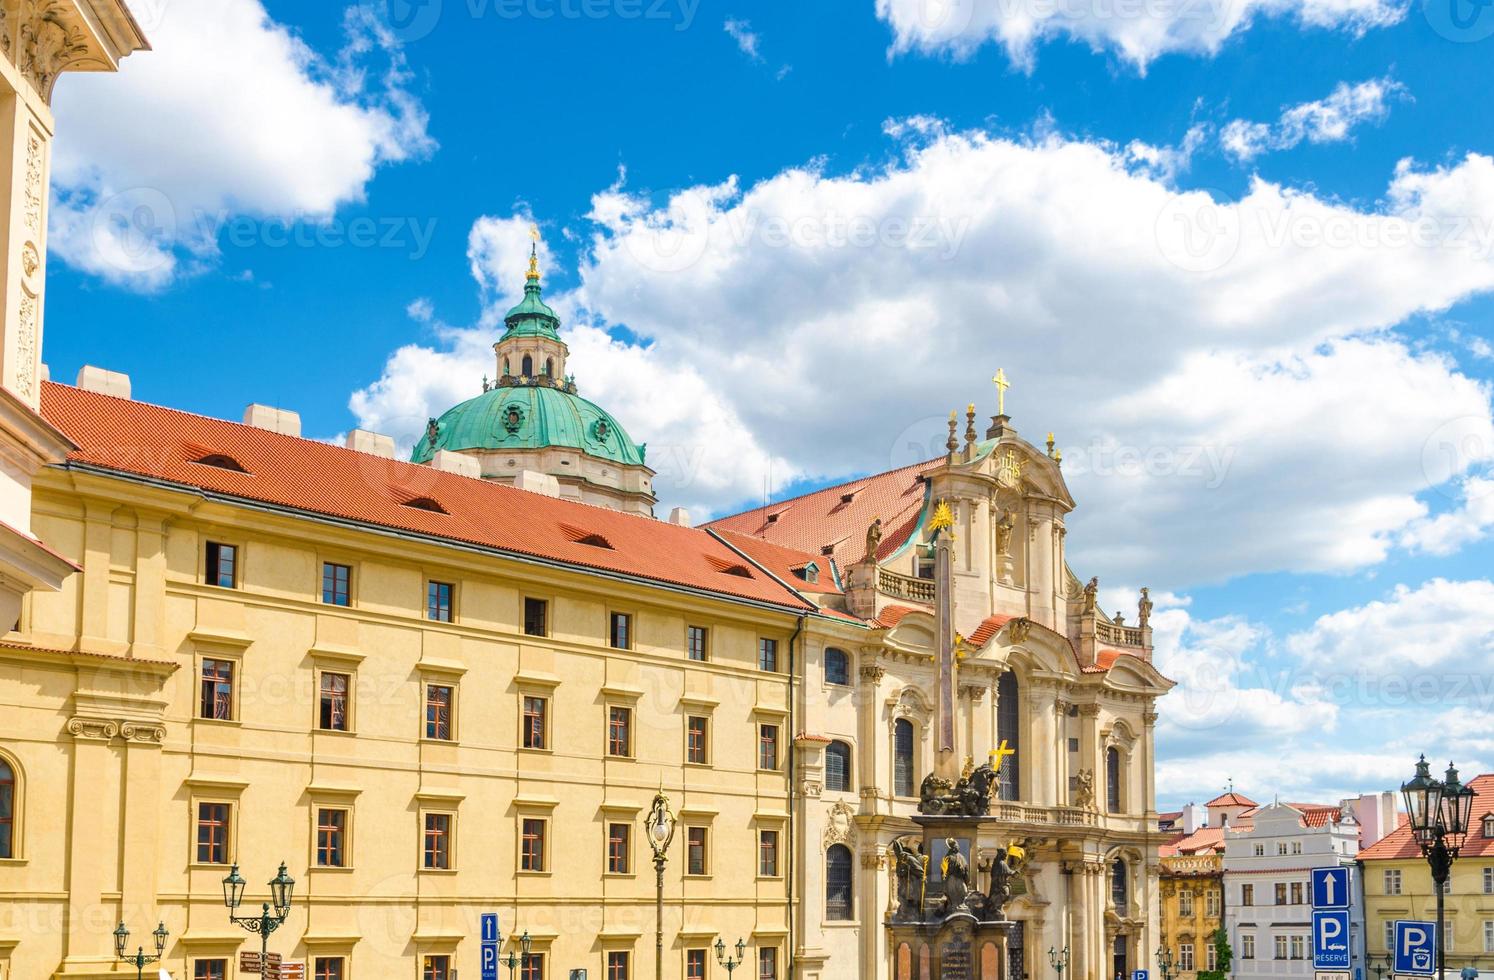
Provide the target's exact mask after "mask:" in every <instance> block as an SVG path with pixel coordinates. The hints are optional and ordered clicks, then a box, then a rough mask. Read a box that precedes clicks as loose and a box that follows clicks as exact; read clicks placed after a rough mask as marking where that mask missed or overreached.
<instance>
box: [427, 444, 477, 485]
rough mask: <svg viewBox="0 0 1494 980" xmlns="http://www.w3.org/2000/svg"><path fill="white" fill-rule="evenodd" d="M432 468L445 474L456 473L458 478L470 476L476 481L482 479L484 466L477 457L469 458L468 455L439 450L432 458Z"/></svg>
mask: <svg viewBox="0 0 1494 980" xmlns="http://www.w3.org/2000/svg"><path fill="white" fill-rule="evenodd" d="M431 466H433V467H435V468H436V469H438V470H441V471H442V472H444V473H455V474H456V475H457V476H470V477H472V478H473V479H474V480H480V479H482V464H481V463H479V462H478V461H477V457H476V456H468V455H467V454H466V453H454V452H452V451H451V450H450V449H438V450H436V454H435V455H434V456H432V457H431Z"/></svg>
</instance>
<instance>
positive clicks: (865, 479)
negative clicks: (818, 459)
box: [706, 456, 944, 537]
mask: <svg viewBox="0 0 1494 980" xmlns="http://www.w3.org/2000/svg"><path fill="white" fill-rule="evenodd" d="M943 458H944V457H942V456H935V457H933V458H931V459H926V460H924V461H923V462H921V463H909V464H908V465H907V466H899V467H897V468H896V469H891V470H882V471H881V472H879V473H869V474H864V475H862V476H857V477H852V478H851V479H849V480H845V481H843V482H841V483H833V484H830V485H829V486H824V487H820V488H819V489H817V490H809V491H806V492H804V493H801V494H797V495H795V496H792V497H784V498H782V499H781V500H770V501H768V502H767V503H763V504H757V505H756V506H753V507H748V508H747V509H745V510H739V511H737V512H736V513H734V514H723V515H721V516H720V517H717V518H715V519H713V520H710V521H707V522H706V523H707V524H719V523H720V522H722V521H729V520H731V519H733V518H736V517H743V516H745V515H747V514H751V513H752V512H753V511H759V510H761V511H766V510H768V509H769V508H772V507H781V506H783V505H785V504H793V503H797V502H798V501H800V500H806V499H808V498H810V497H813V496H816V495H818V494H822V493H829V492H830V491H832V490H840V489H843V488H845V487H848V486H851V485H852V484H855V483H869V482H870V481H872V480H876V479H880V478H881V477H884V476H892V475H893V474H894V473H901V472H903V471H904V470H912V469H920V468H924V467H928V466H930V465H932V464H934V463H937V462H939V460H941V459H943ZM748 536H749V537H756V535H748Z"/></svg>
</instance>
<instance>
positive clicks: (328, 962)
mask: <svg viewBox="0 0 1494 980" xmlns="http://www.w3.org/2000/svg"><path fill="white" fill-rule="evenodd" d="M346 963H347V961H346V960H344V959H343V958H342V957H341V956H318V957H317V958H316V960H315V962H314V963H313V964H312V971H311V975H312V977H313V978H314V980H344V978H345V977H346V976H347V973H346V972H345V964H346Z"/></svg>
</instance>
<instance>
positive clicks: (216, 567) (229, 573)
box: [203, 541, 239, 589]
mask: <svg viewBox="0 0 1494 980" xmlns="http://www.w3.org/2000/svg"><path fill="white" fill-rule="evenodd" d="M203 581H204V582H206V583H207V584H208V585H211V586H215V587H217V588H220V589H232V588H236V587H237V586H238V584H239V549H238V548H237V547H235V546H234V545H231V544H219V543H218V542H216V541H209V542H208V543H207V561H206V567H205V568H204V574H203Z"/></svg>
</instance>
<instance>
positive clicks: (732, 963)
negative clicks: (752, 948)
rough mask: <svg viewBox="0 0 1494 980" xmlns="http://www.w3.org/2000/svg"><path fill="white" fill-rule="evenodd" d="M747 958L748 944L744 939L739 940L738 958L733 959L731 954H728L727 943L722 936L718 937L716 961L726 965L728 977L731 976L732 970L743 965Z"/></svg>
mask: <svg viewBox="0 0 1494 980" xmlns="http://www.w3.org/2000/svg"><path fill="white" fill-rule="evenodd" d="M746 958H747V944H746V943H744V942H742V940H740V939H738V940H737V958H736V959H732V958H731V957H730V956H727V955H726V943H725V942H723V941H722V939H721V937H720V936H717V937H716V962H717V963H720V964H721V965H722V966H724V967H726V975H727V977H730V976H731V971H733V970H735V969H736V968H737V967H739V966H741V965H742V961H743V960H745V959H746Z"/></svg>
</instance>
